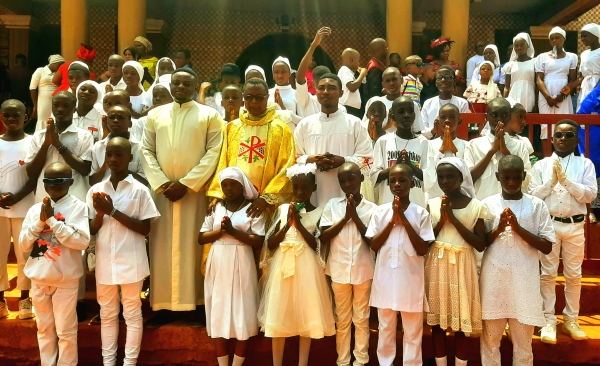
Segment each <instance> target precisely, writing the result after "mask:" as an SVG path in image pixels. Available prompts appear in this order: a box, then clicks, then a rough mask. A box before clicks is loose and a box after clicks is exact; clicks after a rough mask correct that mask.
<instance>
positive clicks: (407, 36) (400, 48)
mask: <svg viewBox="0 0 600 366" xmlns="http://www.w3.org/2000/svg"><path fill="white" fill-rule="evenodd" d="M412 9H413V0H387V6H386V11H385V20H386V22H385V28H386V40H387V43H388V49H389V53H394V52H396V53H399V54H400V58H401V60H402V63H403V64H404V59H405V58H406V57H407V56H410V55H412V34H413V21H412V12H413V11H412Z"/></svg>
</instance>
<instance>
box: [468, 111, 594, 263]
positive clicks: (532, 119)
mask: <svg viewBox="0 0 600 366" xmlns="http://www.w3.org/2000/svg"><path fill="white" fill-rule="evenodd" d="M460 116H461V118H462V124H461V125H460V126H458V128H457V130H456V134H457V136H458V137H459V138H461V139H463V140H468V139H469V124H477V125H479V129H480V130H481V128H482V127H483V125H484V124H485V114H484V113H461V115H460ZM563 119H570V120H573V121H575V122H577V123H578V124H579V125H581V126H590V125H592V126H600V115H594V114H536V113H528V114H527V120H526V121H527V125H528V126H529V139H530V140H531V141H533V125H546V126H548V136H550V137H551V136H552V133H551V131H552V127H551V126H552V125H554V124H556V122H558V121H561V120H563ZM584 139H585V140H584V141H585V154H584V155H585V156H589V151H590V150H589V149H590V130H589V129H585V138H584ZM542 142H543V144H544V145H545V146H544V147H545V149H544V150H545V151H546V152H551V151H552V138H548V139H546V140H542ZM591 143H593V144H600V141H591ZM547 155H549V154H547ZM589 212H590V207H589V205H588V213H589ZM585 246H586V247H585V259H595V260H600V223H598V224H596V225H590V222H589V219H588V217H586V220H585Z"/></svg>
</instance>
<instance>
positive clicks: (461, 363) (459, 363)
mask: <svg viewBox="0 0 600 366" xmlns="http://www.w3.org/2000/svg"><path fill="white" fill-rule="evenodd" d="M467 361H468V360H461V359H460V358H458V357H456V358H455V359H454V365H455V366H467Z"/></svg>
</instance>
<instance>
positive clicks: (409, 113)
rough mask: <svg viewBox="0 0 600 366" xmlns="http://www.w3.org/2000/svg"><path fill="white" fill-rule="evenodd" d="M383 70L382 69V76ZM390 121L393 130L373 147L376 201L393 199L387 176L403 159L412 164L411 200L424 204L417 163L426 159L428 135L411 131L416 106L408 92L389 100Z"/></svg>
mask: <svg viewBox="0 0 600 366" xmlns="http://www.w3.org/2000/svg"><path fill="white" fill-rule="evenodd" d="M385 77H386V74H385V73H384V79H385ZM391 109H392V111H391V114H390V118H391V122H392V123H393V124H394V125H396V126H397V129H396V131H395V132H394V133H388V134H385V135H383V136H382V137H380V138H379V139H378V140H377V142H375V146H374V147H373V167H372V168H371V175H370V177H371V182H372V183H373V186H374V187H375V189H376V190H379V202H377V203H378V204H380V205H382V204H384V203H389V202H392V200H393V199H394V194H393V192H391V191H390V185H389V183H388V182H389V181H388V176H389V172H390V170H391V168H392V167H393V166H394V165H396V164H397V163H406V164H408V165H409V166H412V167H413V170H414V178H413V179H414V185H413V187H412V189H411V190H410V200H411V202H413V203H415V204H417V205H419V206H421V207H426V203H425V194H424V192H423V171H422V170H421V168H420V166H421V164H422V162H423V160H424V159H427V155H426V154H427V139H426V138H425V137H423V136H421V135H417V134H415V133H414V132H413V129H414V122H415V116H416V113H418V107H417V105H416V104H415V103H414V101H413V100H412V99H411V98H410V97H408V96H401V97H398V98H397V99H396V100H395V101H394V103H393V104H392V108H391Z"/></svg>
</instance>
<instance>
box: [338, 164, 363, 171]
mask: <svg viewBox="0 0 600 366" xmlns="http://www.w3.org/2000/svg"><path fill="white" fill-rule="evenodd" d="M354 169H356V170H358V172H359V173H360V167H359V166H358V164H356V163H355V162H353V161H347V162H345V163H343V164H342V165H340V167H339V168H338V173H339V172H341V171H348V170H354Z"/></svg>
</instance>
